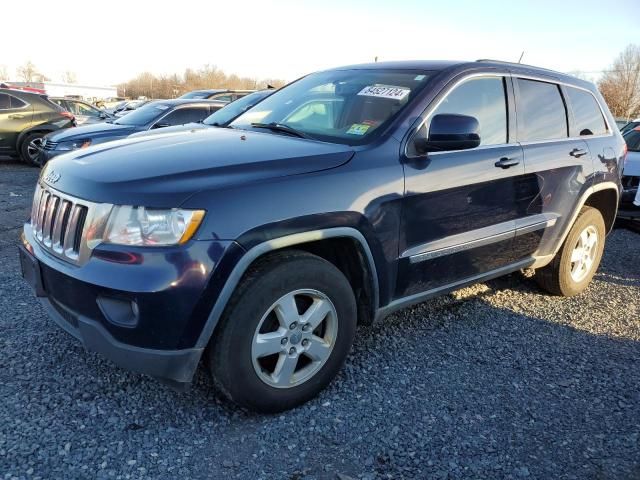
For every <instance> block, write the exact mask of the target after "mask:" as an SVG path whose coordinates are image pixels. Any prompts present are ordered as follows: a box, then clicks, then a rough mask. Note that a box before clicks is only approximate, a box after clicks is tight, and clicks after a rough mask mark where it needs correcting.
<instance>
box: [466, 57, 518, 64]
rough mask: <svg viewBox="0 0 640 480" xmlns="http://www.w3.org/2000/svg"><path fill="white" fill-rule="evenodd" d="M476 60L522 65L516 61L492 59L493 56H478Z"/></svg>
mask: <svg viewBox="0 0 640 480" xmlns="http://www.w3.org/2000/svg"><path fill="white" fill-rule="evenodd" d="M476 62H495V63H510V64H513V65H522V64H521V63H517V62H508V61H506V60H494V59H493V58H479V59H477V60H476Z"/></svg>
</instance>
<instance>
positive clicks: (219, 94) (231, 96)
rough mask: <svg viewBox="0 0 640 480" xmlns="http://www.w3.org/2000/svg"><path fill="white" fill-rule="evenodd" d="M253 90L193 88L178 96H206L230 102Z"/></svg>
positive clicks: (210, 98)
mask: <svg viewBox="0 0 640 480" xmlns="http://www.w3.org/2000/svg"><path fill="white" fill-rule="evenodd" d="M253 91H254V90H228V89H224V88H212V89H210V90H193V91H191V92H187V93H185V94H184V95H182V96H181V97H180V98H192V99H193V98H207V99H209V100H218V101H219V102H225V103H230V102H233V101H235V100H238V99H239V98H242V97H244V96H245V95H248V94H250V93H251V92H253Z"/></svg>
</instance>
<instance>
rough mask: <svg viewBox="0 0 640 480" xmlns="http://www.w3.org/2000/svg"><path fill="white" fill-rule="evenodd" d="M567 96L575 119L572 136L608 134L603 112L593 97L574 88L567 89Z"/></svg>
mask: <svg viewBox="0 0 640 480" xmlns="http://www.w3.org/2000/svg"><path fill="white" fill-rule="evenodd" d="M567 95H568V97H569V103H570V104H571V110H573V116H574V118H575V125H573V128H572V132H571V135H572V136H579V135H580V136H582V135H604V134H605V133H607V126H606V124H605V123H604V117H603V116H602V111H601V110H600V107H599V106H598V103H597V102H596V99H595V98H593V95H591V94H590V93H589V92H586V91H584V90H580V89H578V88H572V87H567Z"/></svg>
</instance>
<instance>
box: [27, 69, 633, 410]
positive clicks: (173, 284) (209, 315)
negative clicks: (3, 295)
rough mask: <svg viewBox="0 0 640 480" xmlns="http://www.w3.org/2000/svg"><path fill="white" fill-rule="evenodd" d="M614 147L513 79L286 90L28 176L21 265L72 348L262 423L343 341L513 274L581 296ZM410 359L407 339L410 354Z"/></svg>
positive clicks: (613, 203)
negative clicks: (233, 406) (207, 374)
mask: <svg viewBox="0 0 640 480" xmlns="http://www.w3.org/2000/svg"><path fill="white" fill-rule="evenodd" d="M624 152H625V149H624V141H623V139H622V137H621V136H620V133H619V132H618V129H617V128H616V127H615V123H614V120H613V118H612V116H611V114H610V113H609V111H608V110H607V107H606V105H605V103H604V101H603V99H602V97H601V96H600V94H599V93H598V90H597V89H596V88H595V87H594V85H593V84H591V83H588V82H585V81H583V80H579V79H577V78H573V77H570V76H567V75H563V74H561V73H557V72H552V71H548V70H542V69H538V68H534V67H528V66H524V65H518V64H507V63H501V62H493V61H477V62H465V63H461V62H429V61H423V62H399V63H376V64H371V65H360V66H352V67H344V68H338V69H334V70H328V71H322V72H318V73H314V74H311V75H308V76H306V77H304V78H302V79H300V80H298V81H296V82H294V83H292V84H290V85H288V86H286V87H284V88H282V89H281V90H279V91H278V92H276V93H274V94H273V95H272V96H270V97H269V98H267V99H266V100H264V101H262V102H260V103H259V104H258V105H256V106H255V107H253V108H252V109H250V110H248V111H247V112H246V113H244V114H243V115H241V116H240V117H238V118H237V119H236V120H235V121H233V122H232V123H231V124H230V128H219V129H209V130H206V131H196V132H184V133H182V134H177V135H167V136H164V135H160V136H151V137H144V138H139V139H130V140H121V141H117V142H111V143H107V144H104V145H97V146H95V147H94V146H92V147H90V148H87V149H83V150H79V151H76V152H72V153H68V154H65V155H62V156H60V157H58V158H57V159H55V160H54V161H52V162H50V163H49V164H47V166H46V168H45V169H44V170H43V172H42V175H41V178H40V180H39V182H38V185H37V187H36V191H35V196H34V201H33V210H32V214H31V219H30V221H29V222H28V223H26V224H25V225H24V232H23V235H22V248H21V250H20V252H21V262H22V268H23V273H24V277H25V278H26V279H28V281H29V282H30V283H31V285H32V286H33V287H34V288H35V291H36V294H37V295H38V296H39V297H40V299H41V300H42V303H43V304H44V305H45V306H46V308H47V309H48V311H49V312H50V314H51V316H52V317H53V319H54V320H55V321H56V322H57V323H59V324H60V326H62V328H64V329H66V330H67V331H68V332H70V333H71V334H72V335H74V336H75V337H77V338H78V339H79V340H80V341H82V342H83V344H84V345H85V346H86V348H88V349H90V350H94V351H97V352H100V353H101V354H103V355H104V356H106V357H108V358H110V359H111V360H113V361H114V362H115V363H117V364H119V365H121V366H123V367H125V368H129V369H132V370H136V371H139V372H143V373H147V374H150V375H153V376H156V377H159V378H162V379H165V380H167V381H171V382H173V383H175V384H184V383H188V382H190V381H191V380H192V377H193V375H194V371H195V370H196V367H197V365H198V364H199V362H200V361H201V359H202V360H203V361H204V362H205V363H206V364H207V365H208V367H209V369H210V371H211V373H212V375H213V379H214V381H215V384H216V385H217V386H218V388H219V389H220V391H221V392H222V393H223V394H224V395H226V396H227V397H228V398H230V399H231V400H233V401H235V402H237V403H238V404H240V405H242V406H243V407H247V408H250V409H255V410H259V411H266V412H274V411H281V410H284V409H288V408H291V407H294V406H295V405H298V404H300V403H302V402H304V401H306V400H308V399H310V398H312V397H313V396H314V395H316V394H317V393H318V392H319V391H320V390H322V389H323V388H324V387H325V386H326V385H327V384H328V383H329V382H330V381H331V379H332V378H334V376H335V375H336V373H337V372H338V371H339V370H340V368H341V366H342V364H343V363H344V361H345V358H346V356H347V354H348V352H349V349H350V347H351V344H352V343H353V341H354V336H355V333H356V324H358V323H360V324H370V323H371V322H373V321H374V320H378V321H380V320H382V319H384V318H385V317H386V316H387V315H389V314H390V313H391V312H394V311H396V310H398V309H400V308H402V307H405V306H407V305H411V304H414V303H417V302H421V301H424V300H426V299H428V298H430V297H433V296H435V295H440V294H443V293H445V292H449V291H452V290H455V289H458V288H460V287H463V286H465V285H468V284H472V283H475V282H480V281H483V280H486V279H489V278H493V277H497V276H500V275H505V274H508V273H510V272H514V271H517V270H520V269H523V268H530V269H534V270H535V277H536V278H537V279H538V281H539V283H540V285H541V286H542V287H543V288H545V289H546V290H547V291H549V292H551V293H553V294H556V295H563V296H570V295H576V294H579V293H580V292H582V291H583V290H584V289H585V288H587V286H588V285H589V282H590V281H591V279H592V277H593V275H594V273H595V271H596V269H597V268H598V264H599V262H600V258H601V256H602V252H603V249H604V243H605V236H606V234H607V232H608V231H609V230H610V229H611V226H612V224H613V221H614V218H615V216H616V208H617V205H618V197H619V193H620V173H619V172H620V171H619V169H620V166H621V164H622V162H623V157H624ZM425 341H428V339H425Z"/></svg>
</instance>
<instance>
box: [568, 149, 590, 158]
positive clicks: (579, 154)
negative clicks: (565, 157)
mask: <svg viewBox="0 0 640 480" xmlns="http://www.w3.org/2000/svg"><path fill="white" fill-rule="evenodd" d="M586 154H587V151H586V150H585V149H584V148H574V149H573V150H571V151H570V152H569V155H571V156H572V157H576V158H580V157H582V156H583V155H586Z"/></svg>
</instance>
